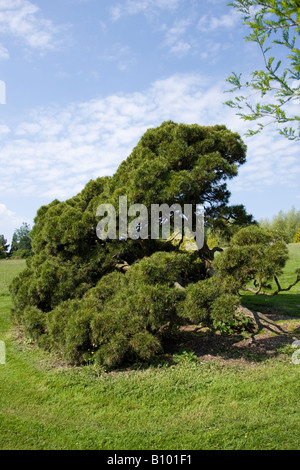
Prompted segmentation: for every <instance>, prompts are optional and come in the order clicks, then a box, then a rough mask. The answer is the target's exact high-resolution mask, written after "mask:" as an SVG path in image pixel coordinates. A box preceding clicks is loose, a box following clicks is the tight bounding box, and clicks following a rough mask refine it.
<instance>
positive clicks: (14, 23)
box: [0, 0, 58, 57]
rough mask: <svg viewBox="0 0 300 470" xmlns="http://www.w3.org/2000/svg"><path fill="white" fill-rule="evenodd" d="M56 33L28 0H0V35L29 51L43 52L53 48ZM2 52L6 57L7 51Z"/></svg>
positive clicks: (56, 30) (55, 29)
mask: <svg viewBox="0 0 300 470" xmlns="http://www.w3.org/2000/svg"><path fill="white" fill-rule="evenodd" d="M57 32H58V28H57V27H56V26H54V24H53V23H52V22H51V21H50V20H48V19H45V18H43V17H42V16H41V12H40V8H39V7H38V6H37V5H35V4H33V3H32V2H30V1H29V0H0V34H2V35H9V36H12V37H14V38H17V39H19V40H20V41H22V43H23V45H26V46H28V47H29V48H31V49H36V50H40V51H44V50H47V49H52V48H53V46H54V41H55V39H54V37H55V35H56V33H57ZM1 47H2V48H3V47H4V46H1ZM3 50H4V53H5V51H6V55H7V54H8V51H7V49H6V48H4V49H3ZM2 53H3V51H2ZM0 57H1V48H0Z"/></svg>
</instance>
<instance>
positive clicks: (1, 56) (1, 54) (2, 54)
mask: <svg viewBox="0 0 300 470" xmlns="http://www.w3.org/2000/svg"><path fill="white" fill-rule="evenodd" d="M5 59H9V52H8V49H6V47H4V46H3V45H2V44H0V60H5Z"/></svg>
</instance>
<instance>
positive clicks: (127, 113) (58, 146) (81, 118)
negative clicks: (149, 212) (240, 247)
mask: <svg viewBox="0 0 300 470" xmlns="http://www.w3.org/2000/svg"><path fill="white" fill-rule="evenodd" d="M223 87H224V84H223V83H222V82H213V81H211V80H209V79H208V78H204V77H203V76H200V75H193V74H182V75H173V76H171V77H169V78H167V79H164V80H158V81H156V82H154V83H153V84H152V85H151V86H150V87H149V88H148V89H146V90H145V91H144V92H135V93H128V94H113V95H110V96H107V97H105V98H97V99H93V100H90V101H87V102H82V103H77V104H70V105H69V106H67V107H66V108H45V109H42V110H36V111H35V112H34V113H33V114H32V115H31V116H30V118H29V119H28V120H27V121H24V122H20V123H19V125H18V126H17V127H16V128H14V129H10V132H9V129H8V128H7V129H6V134H5V133H4V136H3V139H2V148H1V156H2V161H3V162H4V165H3V171H2V175H1V183H0V193H1V192H3V193H7V192H10V193H12V192H14V193H15V194H18V195H31V196H34V197H39V196H40V197H44V198H45V197H46V198H49V199H52V198H56V197H57V198H60V199H65V198H66V197H70V196H72V195H74V194H75V193H76V192H79V191H80V190H81V189H82V188H83V186H84V185H85V184H86V182H87V181H88V180H89V179H91V178H96V177H97V176H101V175H111V174H112V173H114V171H115V170H116V168H117V166H118V165H119V164H120V162H121V161H122V160H123V159H125V158H126V157H127V156H128V155H129V153H130V152H131V150H132V148H133V147H134V146H135V145H136V144H137V142H138V140H139V138H140V137H141V136H142V135H143V133H144V132H145V131H146V130H147V129H148V128H150V127H154V126H158V125H160V124H161V123H162V122H163V121H166V120H173V121H175V122H184V123H198V124H200V125H214V124H222V123H224V124H225V125H227V127H228V128H229V129H232V130H234V131H239V132H240V133H241V134H242V133H243V132H244V131H245V130H246V128H247V127H246V126H247V124H245V123H244V122H243V121H241V120H240V119H239V118H238V117H237V116H236V115H235V114H234V112H233V110H231V109H229V108H226V107H224V106H223V105H222V102H223V101H224V95H223ZM246 142H247V144H248V163H247V164H246V165H245V166H243V167H242V168H241V171H240V176H239V178H238V179H236V183H235V187H236V189H237V190H238V189H240V188H251V189H252V190H253V189H255V188H259V187H261V186H262V185H269V184H271V185H274V184H283V183H286V184H289V185H293V184H298V181H299V177H300V168H299V164H297V160H296V157H297V155H298V146H297V145H296V144H293V143H292V142H291V143H289V146H288V149H287V143H286V141H285V140H284V141H283V142H282V138H280V137H278V138H276V135H275V133H274V131H273V130H271V129H268V130H267V132H266V133H264V135H263V136H257V138H255V139H253V140H251V141H249V140H247V141H246Z"/></svg>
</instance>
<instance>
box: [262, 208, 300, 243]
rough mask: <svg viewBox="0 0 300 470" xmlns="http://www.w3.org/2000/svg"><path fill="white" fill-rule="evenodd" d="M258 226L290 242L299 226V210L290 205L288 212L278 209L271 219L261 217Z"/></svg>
mask: <svg viewBox="0 0 300 470" xmlns="http://www.w3.org/2000/svg"><path fill="white" fill-rule="evenodd" d="M259 226H260V227H261V228H263V229H265V230H267V231H269V232H271V233H272V234H273V236H276V237H277V238H282V239H283V240H284V241H285V242H286V243H292V242H293V239H294V237H295V234H296V232H297V229H298V227H299V226H300V211H296V209H295V207H292V209H291V210H289V211H288V212H283V211H279V212H278V214H276V215H274V216H273V218H272V219H262V220H260V221H259Z"/></svg>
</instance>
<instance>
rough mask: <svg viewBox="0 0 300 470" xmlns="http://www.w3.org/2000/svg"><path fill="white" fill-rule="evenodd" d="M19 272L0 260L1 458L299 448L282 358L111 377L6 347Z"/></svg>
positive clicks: (185, 364) (297, 388) (297, 419)
mask: <svg viewBox="0 0 300 470" xmlns="http://www.w3.org/2000/svg"><path fill="white" fill-rule="evenodd" d="M23 266H24V262H22V261H18V262H15V261H14V262H11V261H9V262H7V261H2V262H0V285H1V291H2V293H5V295H2V296H0V308H1V310H0V312H1V313H0V340H4V341H5V343H6V347H7V356H6V359H7V360H6V364H5V365H0V448H1V449H2V450H3V449H10V450H12V449H26V450H29V449H53V450H54V449H85V450H89V449H98V450H102V449H103V450H105V449H109V450H140V449H143V450H164V449H167V450H202V449H228V450H229V449H232V450H239V449H250V450H255V449H260V450H263V449H268V450H271V449H297V450H298V449H299V448H300V413H299V399H298V397H299V392H300V381H299V376H300V365H298V366H297V365H295V364H293V363H292V362H291V357H290V356H289V355H287V356H286V358H281V359H276V358H273V359H269V360H265V361H263V362H259V363H255V364H254V363H251V362H249V365H248V367H245V366H241V365H229V364H226V363H223V364H222V365H220V364H217V363H212V362H207V363H201V362H199V360H196V359H195V358H193V357H190V358H189V356H188V355H186V356H183V357H182V360H180V356H179V357H177V359H178V360H177V362H179V363H178V364H176V365H173V366H162V367H150V368H148V369H146V370H136V371H123V372H119V373H115V374H105V373H101V370H99V371H98V373H97V370H96V369H94V368H93V367H92V366H90V367H89V366H88V367H83V368H71V367H66V366H65V365H63V364H62V363H61V361H60V360H59V358H58V357H57V356H54V355H51V354H49V353H47V352H45V351H41V350H39V349H37V348H34V347H32V346H31V345H30V344H26V343H25V344H24V343H19V342H17V341H16V340H15V339H14V331H13V329H12V326H11V325H10V322H9V310H10V305H11V300H10V297H9V295H8V290H7V283H8V282H10V280H11V278H12V277H13V276H14V275H15V274H16V273H17V272H18V271H19V270H21V269H22V268H23ZM287 295H290V294H286V295H285V296H284V297H287Z"/></svg>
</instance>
